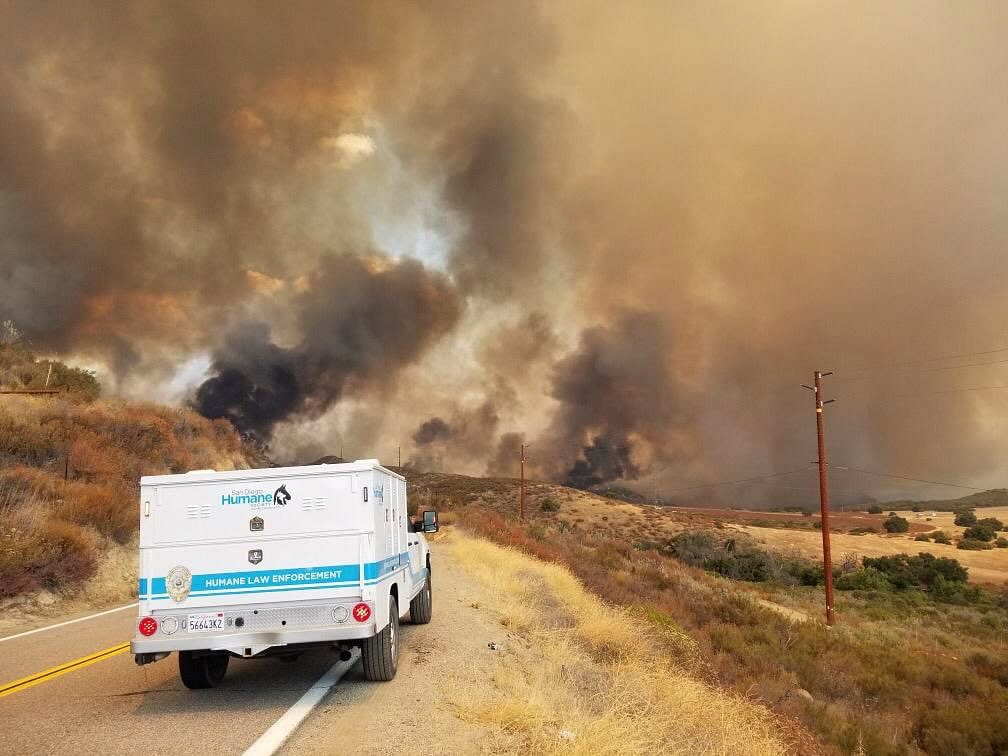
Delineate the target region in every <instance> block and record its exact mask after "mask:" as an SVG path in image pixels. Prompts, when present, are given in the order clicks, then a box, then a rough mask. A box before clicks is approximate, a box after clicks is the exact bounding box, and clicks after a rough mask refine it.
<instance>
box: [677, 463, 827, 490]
mask: <svg viewBox="0 0 1008 756" xmlns="http://www.w3.org/2000/svg"><path fill="white" fill-rule="evenodd" d="M807 472H811V470H808V469H803V470H788V471H787V472H779V473H771V474H770V475H757V476H754V477H752V478H739V479H738V480H722V481H718V482H717V483H701V484H699V485H695V486H685V487H683V488H667V489H665V493H679V492H680V491H696V490H697V489H700V488H714V487H716V486H735V485H738V484H740V483H754V482H756V481H760V480H770V479H771V478H782V477H784V476H785V475H795V474H796V473H807Z"/></svg>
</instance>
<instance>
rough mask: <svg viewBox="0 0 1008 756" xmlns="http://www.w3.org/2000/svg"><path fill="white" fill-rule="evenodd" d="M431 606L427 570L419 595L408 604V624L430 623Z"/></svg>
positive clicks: (431, 600)
mask: <svg viewBox="0 0 1008 756" xmlns="http://www.w3.org/2000/svg"><path fill="white" fill-rule="evenodd" d="M433 605H434V600H433V597H432V596H431V574H430V570H427V579H426V580H425V581H424V587H423V588H421V589H420V593H418V594H417V595H416V596H414V597H413V600H412V601H410V603H409V616H410V622H411V623H413V624H414V625H426V624H427V623H428V622H430V619H431V610H432V609H433Z"/></svg>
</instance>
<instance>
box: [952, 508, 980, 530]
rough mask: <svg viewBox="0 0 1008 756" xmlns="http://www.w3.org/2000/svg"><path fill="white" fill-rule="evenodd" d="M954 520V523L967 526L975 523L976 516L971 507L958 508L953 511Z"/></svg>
mask: <svg viewBox="0 0 1008 756" xmlns="http://www.w3.org/2000/svg"><path fill="white" fill-rule="evenodd" d="M954 522H955V524H956V525H960V526H962V527H964V528H968V527H969V526H970V525H976V524H977V516H976V515H975V514H973V510H972V509H960V510H959V511H958V512H956V513H955V520H954Z"/></svg>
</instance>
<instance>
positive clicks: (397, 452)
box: [396, 446, 402, 467]
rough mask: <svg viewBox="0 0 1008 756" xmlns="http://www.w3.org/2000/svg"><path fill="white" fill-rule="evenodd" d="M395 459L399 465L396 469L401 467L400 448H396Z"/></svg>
mask: <svg viewBox="0 0 1008 756" xmlns="http://www.w3.org/2000/svg"><path fill="white" fill-rule="evenodd" d="M396 459H398V460H399V464H398V465H397V466H398V467H402V447H401V446H397V447H396Z"/></svg>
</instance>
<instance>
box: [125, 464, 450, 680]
mask: <svg viewBox="0 0 1008 756" xmlns="http://www.w3.org/2000/svg"><path fill="white" fill-rule="evenodd" d="M436 531H437V513H436V512H433V511H431V512H424V513H423V518H422V519H420V520H418V521H416V522H414V521H412V520H411V519H410V517H409V511H408V509H407V505H406V479H405V478H403V477H402V476H401V475H397V474H395V473H393V472H392V471H390V470H387V469H386V468H384V467H382V466H381V465H380V464H379V463H378V460H376V459H364V460H357V461H356V462H351V463H346V464H331V465H312V466H308V467H279V468H272V469H264V470H236V471H233V472H216V471H213V470H195V471H192V472H188V473H185V474H181V475H155V476H145V477H143V478H141V480H140V579H139V583H138V595H139V603H140V617H139V619H138V621H137V633H136V637H135V638H134V639H133V642H132V644H131V651H132V653H133V654H134V655H135V657H136V662H137V664H147V663H150V662H154V661H157V660H159V659H163V658H164V657H166V656H168V654H169V653H171V652H172V651H177V652H178V656H179V673H180V675H181V677H182V682H183V683H184V684H185V685H186V686H187V687H189V688H212V687H214V686H216V685H217V684H218V683H219V682H220V681H221V680H222V679H223V678H224V674H225V672H226V671H227V666H228V660H229V659H230V658H231V657H232V656H234V657H241V658H253V657H263V656H272V655H286V656H292V657H293V656H296V655H298V654H299V653H301V652H302V651H303V650H304V649H305V648H306V647H308V646H311V645H315V644H327V645H333V646H335V647H336V648H337V649H338V650H339V651H340V654H341V656H342V658H344V659H349V658H350V655H351V648H352V647H354V646H357V647H359V648H360V651H361V660H362V662H363V668H364V674H365V676H366V677H367V678H368V679H369V680H391V679H392V677H393V676H394V675H395V673H396V666H397V663H398V656H399V620H400V618H402V617H405V615H406V613H407V612H408V613H409V618H410V621H411V622H413V623H417V624H425V623H427V622H429V621H430V618H431V603H432V602H431V560H430V550H429V549H428V546H427V540H426V538H425V537H424V533H432V532H436Z"/></svg>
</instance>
